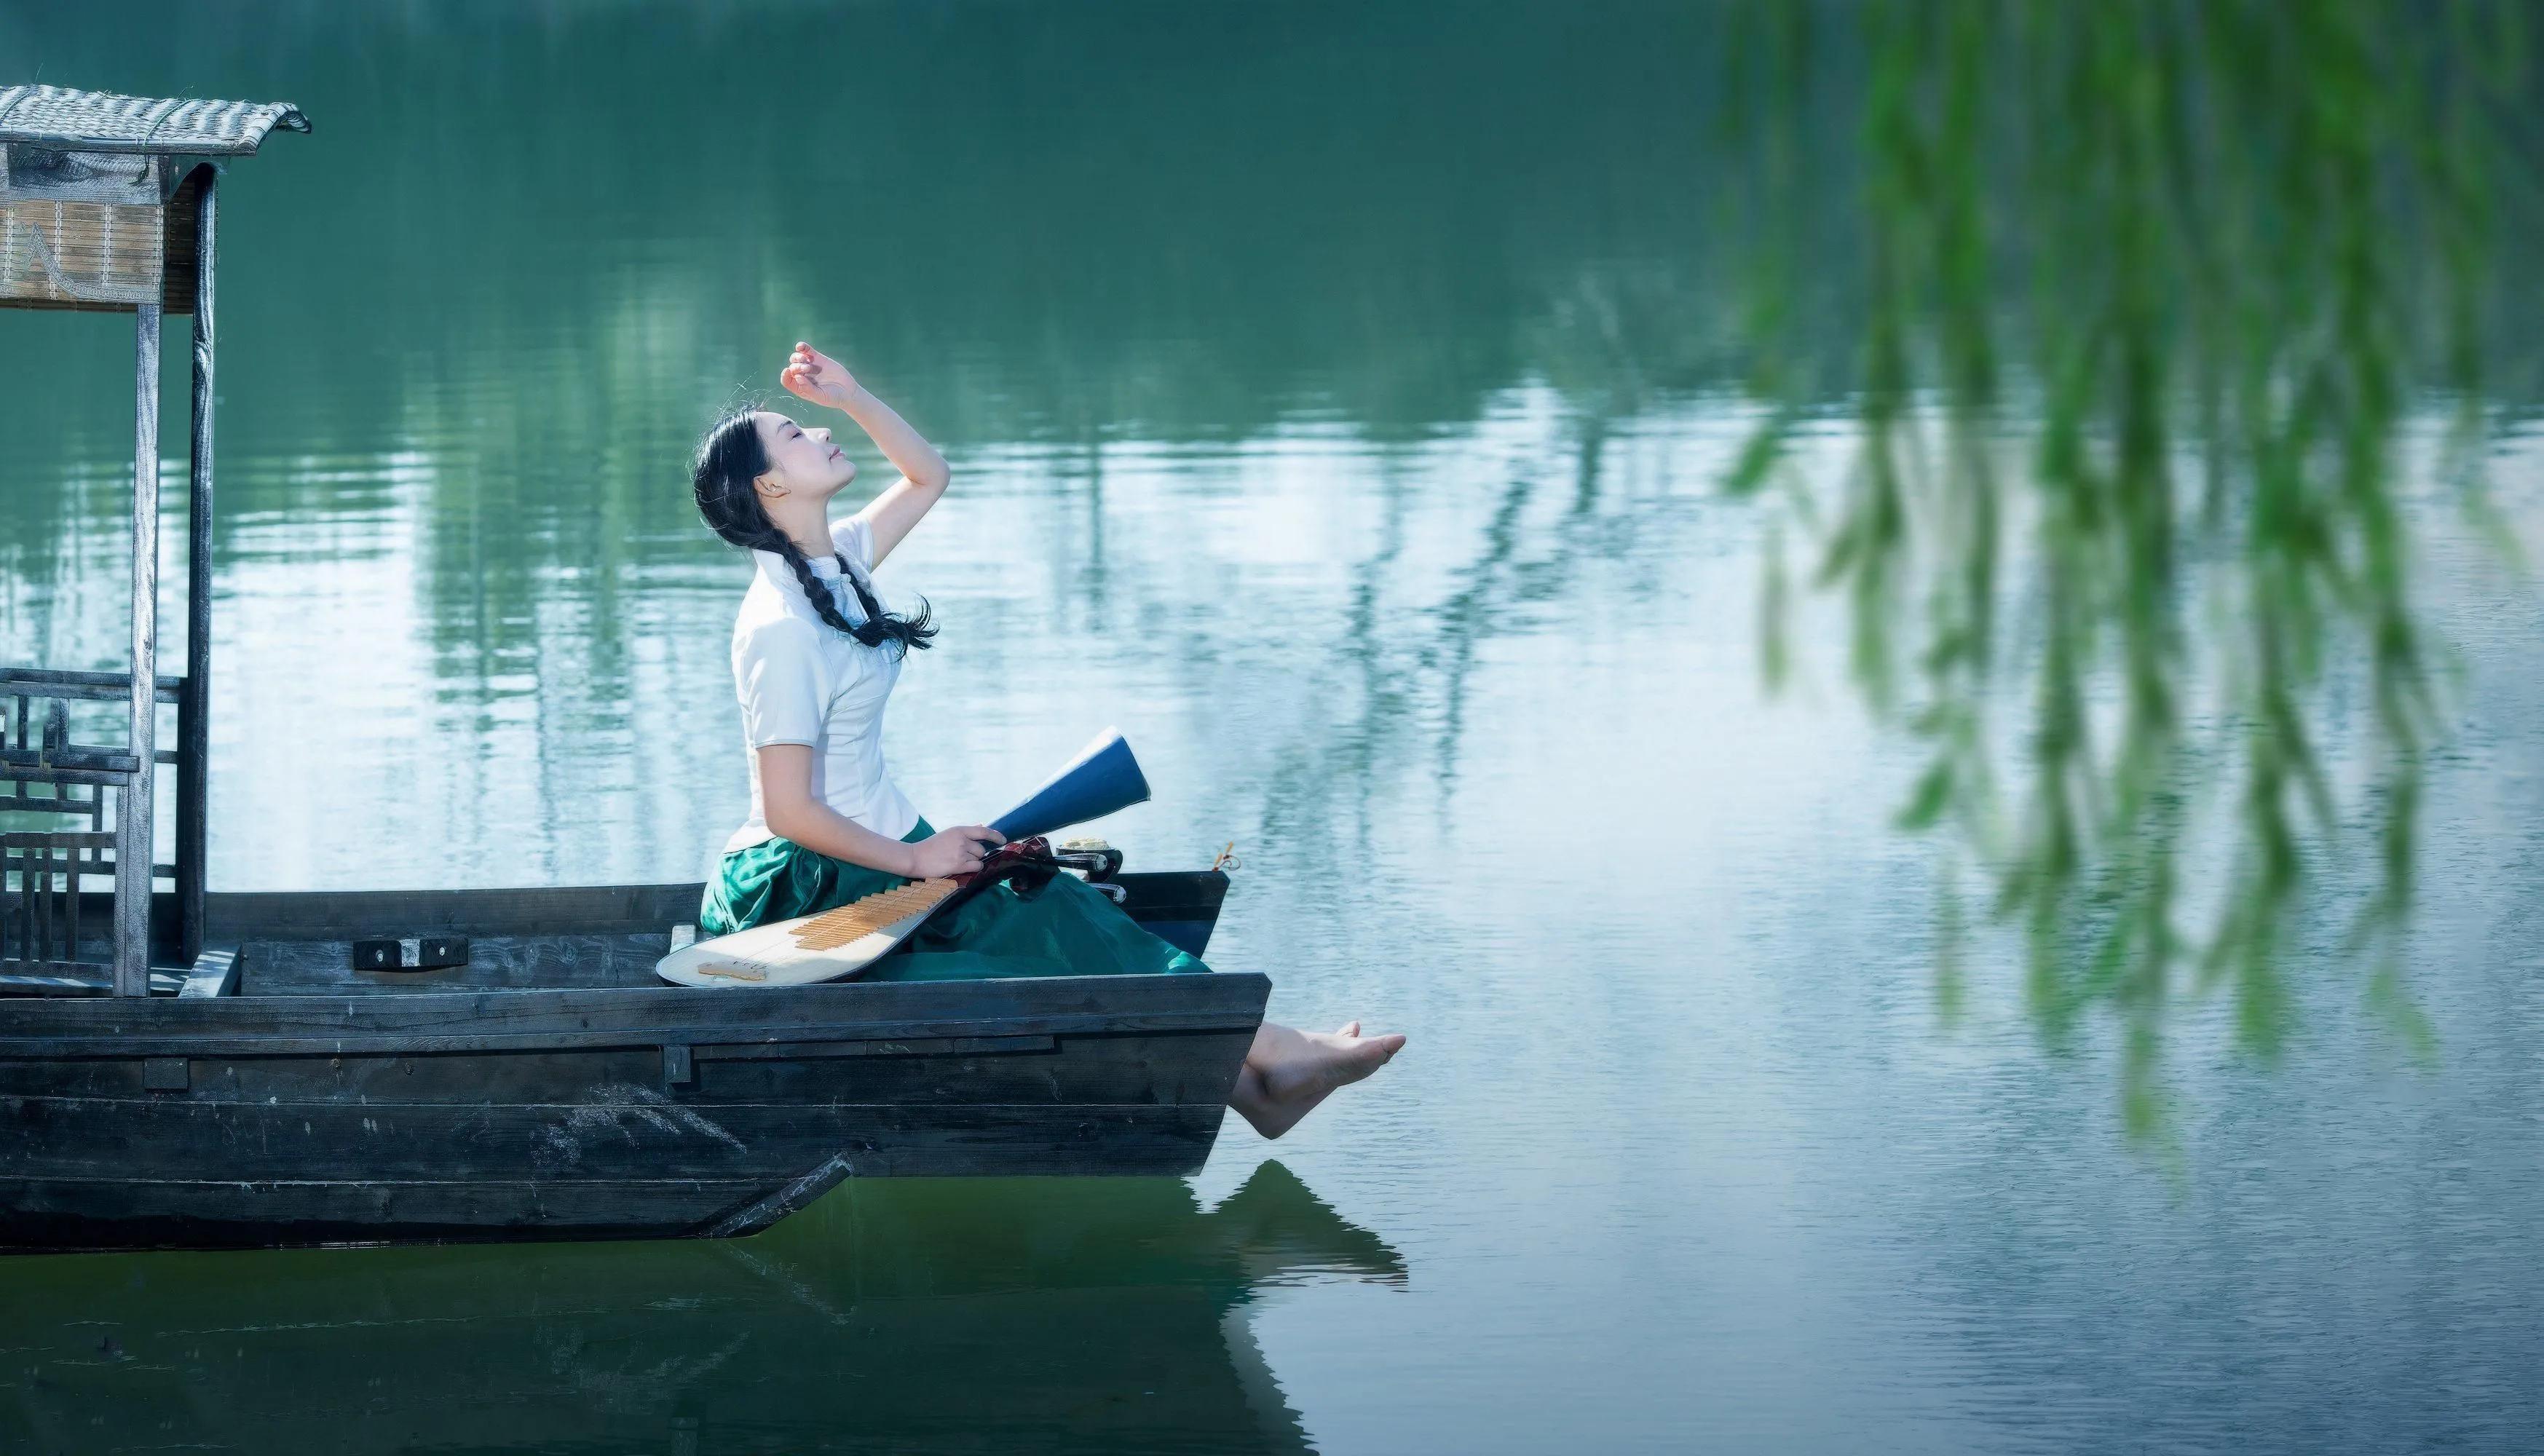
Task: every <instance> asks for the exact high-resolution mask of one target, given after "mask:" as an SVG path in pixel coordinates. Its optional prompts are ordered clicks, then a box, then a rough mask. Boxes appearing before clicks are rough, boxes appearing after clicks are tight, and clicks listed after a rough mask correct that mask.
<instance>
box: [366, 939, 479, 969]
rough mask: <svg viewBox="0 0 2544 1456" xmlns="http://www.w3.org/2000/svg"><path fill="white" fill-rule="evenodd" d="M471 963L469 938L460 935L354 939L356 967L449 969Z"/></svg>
mask: <svg viewBox="0 0 2544 1456" xmlns="http://www.w3.org/2000/svg"><path fill="white" fill-rule="evenodd" d="M467 963H468V938H467V937H466V936H457V935H435V936H419V937H410V938H408V939H406V940H397V941H390V940H376V941H356V942H354V968H355V969H356V970H447V969H448V968H450V967H451V966H454V965H466V964H467Z"/></svg>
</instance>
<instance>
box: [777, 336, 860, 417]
mask: <svg viewBox="0 0 2544 1456" xmlns="http://www.w3.org/2000/svg"><path fill="white" fill-rule="evenodd" d="M777 381H778V383H780V384H783V385H785V386H786V388H787V390H788V391H789V392H791V393H793V394H795V395H798V396H800V397H802V398H804V399H808V400H811V401H812V402H813V403H814V404H817V405H828V406H830V407H831V408H832V409H834V410H844V409H846V408H847V407H848V401H849V400H851V399H853V398H855V397H856V392H857V380H856V376H855V375H853V374H850V373H849V372H848V371H847V370H846V369H845V368H843V367H841V366H840V364H839V361H838V360H836V359H835V358H832V357H831V356H830V355H829V354H826V353H824V352H822V351H821V350H820V349H818V348H815V347H814V346H813V345H809V344H805V343H803V342H801V341H798V342H797V343H796V345H795V351H794V352H793V353H791V354H788V355H787V356H786V367H785V368H783V369H780V370H778V371H777Z"/></svg>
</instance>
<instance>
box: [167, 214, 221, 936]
mask: <svg viewBox="0 0 2544 1456" xmlns="http://www.w3.org/2000/svg"><path fill="white" fill-rule="evenodd" d="M187 189H188V195H189V196H191V197H192V198H193V202H194V205H193V206H191V207H189V206H185V205H184V204H183V203H184V199H183V198H181V199H180V202H179V204H178V205H177V206H175V207H173V208H172V209H171V210H172V213H176V214H190V215H191V216H192V217H193V219H194V227H193V229H192V232H193V234H194V236H193V237H192V238H191V239H190V240H189V241H190V242H191V243H192V245H193V250H194V264H195V269H194V271H195V278H194V284H195V289H194V292H195V297H194V305H195V339H194V344H195V351H194V352H195V356H194V395H193V410H192V414H191V419H192V421H193V424H194V436H193V443H192V449H191V451H190V454H189V459H188V463H187V471H186V473H187V481H188V487H187V492H186V677H185V689H184V691H183V693H182V694H181V695H180V696H179V698H178V700H177V874H176V877H175V878H176V882H177V904H178V941H177V958H178V959H179V960H181V961H192V960H193V959H194V958H196V957H197V956H199V955H200V954H201V953H202V949H203V888H204V871H205V865H204V854H205V850H206V847H207V840H206V834H205V822H204V815H205V809H206V806H207V802H208V801H207V789H208V784H209V780H208V774H209V772H210V767H211V719H212V711H211V710H212V700H211V691H212V405H213V400H214V396H213V393H212V252H213V244H214V240H215V237H216V235H217V232H218V223H219V206H220V202H219V192H220V189H219V174H218V172H217V170H216V169H214V168H212V167H209V166H204V167H199V168H197V169H196V170H195V171H194V172H193V173H192V174H190V175H189V177H188V180H187Z"/></svg>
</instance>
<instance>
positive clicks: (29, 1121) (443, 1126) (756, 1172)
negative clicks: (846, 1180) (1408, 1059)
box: [0, 1086, 1224, 1219]
mask: <svg viewBox="0 0 2544 1456" xmlns="http://www.w3.org/2000/svg"><path fill="white" fill-rule="evenodd" d="M9 1111H10V1121H11V1135H10V1137H9V1138H8V1140H7V1141H6V1142H5V1144H0V1183H5V1184H7V1185H10V1186H14V1185H15V1184H16V1183H17V1182H18V1181H20V1180H33V1181H37V1182H43V1181H47V1180H67V1179H107V1180H113V1179H119V1178H121V1177H125V1176H129V1175H130V1174H132V1173H134V1172H136V1171H138V1172H140V1173H142V1174H143V1176H146V1177H147V1178H149V1179H152V1180H180V1181H183V1180H199V1181H205V1182H211V1181H219V1180H225V1179H226V1180H244V1181H247V1182H253V1183H264V1182H282V1181H290V1182H301V1183H346V1184H361V1183H373V1182H381V1181H388V1182H397V1183H419V1182H437V1181H438V1182H461V1181H492V1182H498V1183H500V1182H505V1181H511V1180H538V1179H606V1180H629V1181H641V1180H647V1179H664V1178H696V1179H728V1180H731V1179H754V1178H758V1179H765V1180H767V1181H768V1182H769V1183H771V1184H772V1185H775V1184H782V1183H785V1182H788V1181H791V1180H793V1179H794V1178H797V1177H800V1176H801V1175H802V1174H804V1173H805V1172H807V1171H809V1170H810V1169H812V1168H815V1167H817V1166H819V1165H820V1164H822V1163H824V1162H825V1161H827V1160H829V1159H831V1158H833V1157H838V1156H844V1157H847V1158H848V1159H849V1160H850V1164H851V1167H852V1168H853V1169H854V1170H855V1171H856V1172H858V1174H859V1175H860V1176H875V1177H941V1176H948V1175H956V1174H972V1173H983V1172H992V1171H1001V1172H1006V1173H1012V1174H1020V1175H1050V1174H1099V1173H1118V1172H1124V1171H1137V1172H1152V1173H1153V1172H1183V1171H1190V1170H1191V1169H1194V1168H1198V1167H1199V1166H1200V1164H1201V1162H1202V1160H1203V1159H1204V1158H1206V1157H1207V1156H1208V1154H1209V1149H1210V1142H1211V1140H1212V1138H1214V1137H1215V1136H1216V1135H1217V1133H1218V1129H1219V1123H1220V1120H1221V1115H1222V1112H1223V1111H1224V1110H1223V1109H1221V1108H1215V1107H1214V1108H1193V1107H1153V1106H1138V1105H1110V1106H1107V1105H1092V1104H1074V1103H1073V1104H1064V1105H1053V1104H1001V1103H990V1102H973V1101H964V1102H949V1103H940V1104H934V1105H929V1106H896V1105H891V1104H853V1103H851V1104H839V1105H831V1106H821V1107H799V1106H795V1105H792V1104H783V1103H780V1104H721V1105H715V1106H711V1107H695V1106H690V1105H686V1104H683V1103H681V1102H678V1101H676V1100H675V1099H673V1098H671V1097H668V1096H666V1095H664V1094H663V1093H661V1092H658V1091H654V1090H653V1089H650V1088H642V1087H630V1086H616V1087H600V1088H595V1089H593V1091H592V1100H590V1101H588V1102H584V1103H580V1104H576V1105H573V1106H566V1107H479V1108H468V1107H454V1106H448V1105H437V1106H416V1105H405V1106H397V1105H381V1104H375V1105H372V1106H369V1107H350V1108H349V1107H340V1106H335V1105H323V1104H307V1103H303V1104H298V1105H293V1104H288V1103H284V1104H276V1105H270V1106H269V1105H261V1104H226V1105H224V1104H208V1103H198V1102H193V1101H190V1100H188V1099H186V1098H183V1097H162V1098H158V1099H155V1100H148V1101H135V1102H120V1101H109V1100H102V1099H80V1098H26V1099H18V1100H15V1101H14V1105H13V1106H12V1107H11V1108H10V1110H9ZM0 1219H5V1215H0Z"/></svg>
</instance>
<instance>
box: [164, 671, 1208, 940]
mask: <svg viewBox="0 0 2544 1456" xmlns="http://www.w3.org/2000/svg"><path fill="white" fill-rule="evenodd" d="M171 681H175V680H174V679H171ZM1117 882H1118V883H1120V884H1121V885H1122V886H1123V888H1125V889H1126V890H1128V891H1129V892H1130V896H1131V898H1130V902H1129V903H1128V904H1127V905H1126V906H1125V907H1124V908H1126V909H1127V910H1129V911H1130V913H1131V916H1132V918H1133V919H1135V920H1137V919H1146V918H1151V917H1155V918H1161V919H1167V920H1204V919H1216V918H1217V916H1218V914H1219V908H1220V905H1221V903H1222V901H1223V900H1224V899H1225V897H1226V895H1227V891H1228V877H1227V876H1226V875H1224V874H1221V873H1219V872H1217V871H1210V870H1178V871H1153V872H1144V873H1141V874H1133V875H1124V876H1122V877H1121V878H1120V879H1119V881H1117ZM704 891H705V885H704V884H703V883H701V882H698V881H686V882H681V883H673V884H592V885H535V886H528V887H516V888H493V889H379V890H291V891H274V892H267V891H229V892H226V893H212V894H208V895H206V896H205V897H204V906H203V908H204V914H205V916H206V917H207V921H206V923H207V934H208V935H209V936H210V938H211V939H213V940H216V941H291V940H358V939H363V938H368V937H374V936H390V935H397V936H407V935H421V934H430V933H437V932H443V931H447V932H451V933H454V934H460V935H468V936H499V935H547V934H557V933H567V932H574V933H582V934H637V933H646V932H651V933H654V934H661V933H663V932H664V931H665V930H667V929H668V928H669V927H670V926H672V925H675V924H692V923H694V922H695V919H696V916H697V911H698V901H699V898H700V896H701V895H702V894H703V893H704Z"/></svg>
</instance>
